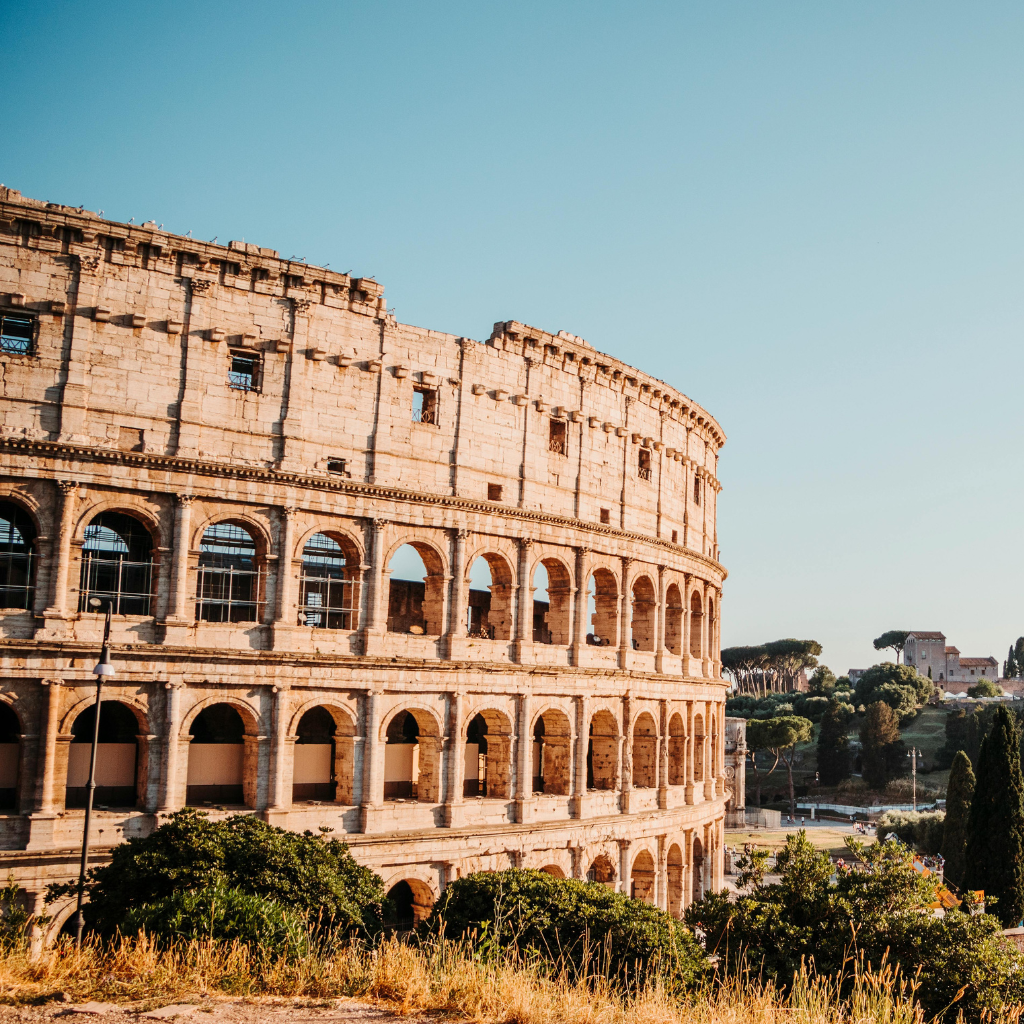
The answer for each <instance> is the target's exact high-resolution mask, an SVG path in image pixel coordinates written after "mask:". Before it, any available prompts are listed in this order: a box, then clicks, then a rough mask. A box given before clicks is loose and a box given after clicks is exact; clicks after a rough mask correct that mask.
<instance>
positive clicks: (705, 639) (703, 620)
mask: <svg viewBox="0 0 1024 1024" xmlns="http://www.w3.org/2000/svg"><path fill="white" fill-rule="evenodd" d="M708 590H709V588H708V585H707V584H706V583H705V584H704V587H703V588H702V594H701V597H702V599H703V601H704V614H703V615H702V616H701V617H700V653H701V662H700V667H701V673H702V674H703V676H704V678H705V679H707V678H708V677H709V676H710V675H711V656H710V655H711V648H710V636H711V616H710V615H708Z"/></svg>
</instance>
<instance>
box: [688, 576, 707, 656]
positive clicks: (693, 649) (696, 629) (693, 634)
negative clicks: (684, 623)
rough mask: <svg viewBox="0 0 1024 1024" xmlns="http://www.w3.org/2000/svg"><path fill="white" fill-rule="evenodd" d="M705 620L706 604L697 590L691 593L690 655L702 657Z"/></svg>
mask: <svg viewBox="0 0 1024 1024" xmlns="http://www.w3.org/2000/svg"><path fill="white" fill-rule="evenodd" d="M703 620H704V606H703V604H702V602H701V599H700V594H698V593H697V591H696V590H695V591H694V592H693V593H692V594H691V595H690V657H691V658H700V657H702V648H701V633H702V632H703V630H702V629H701V623H702V622H703Z"/></svg>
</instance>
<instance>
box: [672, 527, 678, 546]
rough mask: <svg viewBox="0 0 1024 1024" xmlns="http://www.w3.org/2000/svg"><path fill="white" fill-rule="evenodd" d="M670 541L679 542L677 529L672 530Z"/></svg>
mask: <svg viewBox="0 0 1024 1024" xmlns="http://www.w3.org/2000/svg"><path fill="white" fill-rule="evenodd" d="M672 543H673V544H678V543H679V531H678V530H673V531H672Z"/></svg>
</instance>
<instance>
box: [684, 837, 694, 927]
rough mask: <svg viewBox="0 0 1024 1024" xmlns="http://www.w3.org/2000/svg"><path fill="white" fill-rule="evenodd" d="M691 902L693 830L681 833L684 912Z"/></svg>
mask: <svg viewBox="0 0 1024 1024" xmlns="http://www.w3.org/2000/svg"><path fill="white" fill-rule="evenodd" d="M692 902H693V829H692V828H688V829H686V830H685V831H684V833H683V898H682V901H681V903H682V907H683V909H684V910H685V909H686V908H687V907H688V906H689V905H690V904H691V903H692Z"/></svg>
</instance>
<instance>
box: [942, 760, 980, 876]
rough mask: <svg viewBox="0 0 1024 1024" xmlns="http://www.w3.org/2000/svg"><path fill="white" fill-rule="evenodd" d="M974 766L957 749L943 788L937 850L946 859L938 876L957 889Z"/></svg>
mask: <svg viewBox="0 0 1024 1024" xmlns="http://www.w3.org/2000/svg"><path fill="white" fill-rule="evenodd" d="M974 786H975V778H974V769H973V768H971V762H970V759H969V758H968V756H967V755H966V754H965V753H964V752H963V751H962V750H958V751H957V752H956V756H955V757H954V758H953V767H952V768H951V769H950V772H949V785H948V786H947V789H946V821H945V824H944V827H943V832H942V848H941V849H940V850H939V852H940V853H941V854H942V856H943V857H944V858H945V860H946V864H945V867H944V869H943V875H942V877H943V878H944V879H945V880H946V881H947V882H948V883H949V884H950V885H952V886H954V887H956V888H957V889H959V888H961V887H962V886H963V882H964V870H965V869H966V866H967V829H968V821H969V819H970V814H971V800H972V799H973V798H974Z"/></svg>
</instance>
